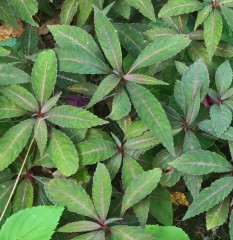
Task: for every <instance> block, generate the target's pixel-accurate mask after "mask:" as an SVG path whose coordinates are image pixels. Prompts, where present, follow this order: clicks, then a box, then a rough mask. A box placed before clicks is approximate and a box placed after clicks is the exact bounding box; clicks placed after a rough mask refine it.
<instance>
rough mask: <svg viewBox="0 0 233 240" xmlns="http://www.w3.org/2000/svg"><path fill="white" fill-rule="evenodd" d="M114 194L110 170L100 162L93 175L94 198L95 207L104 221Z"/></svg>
mask: <svg viewBox="0 0 233 240" xmlns="http://www.w3.org/2000/svg"><path fill="white" fill-rule="evenodd" d="M111 195H112V185H111V179H110V176H109V172H108V170H107V168H106V167H105V165H104V164H101V163H98V165H97V168H96V170H95V174H94V176H93V186H92V198H93V203H94V205H95V209H96V211H97V213H98V215H99V217H100V219H101V220H102V221H105V220H106V217H107V215H108V210H109V206H110V201H111Z"/></svg>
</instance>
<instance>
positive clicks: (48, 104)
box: [41, 92, 61, 114]
mask: <svg viewBox="0 0 233 240" xmlns="http://www.w3.org/2000/svg"><path fill="white" fill-rule="evenodd" d="M60 97H61V92H60V93H58V94H57V95H55V96H54V97H51V98H50V99H49V100H48V101H47V102H46V103H45V104H43V107H42V108H41V113H42V114H43V113H46V112H48V111H49V110H50V109H51V108H53V107H54V106H55V105H56V104H57V102H58V100H59V98H60Z"/></svg>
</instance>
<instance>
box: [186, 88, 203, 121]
mask: <svg viewBox="0 0 233 240" xmlns="http://www.w3.org/2000/svg"><path fill="white" fill-rule="evenodd" d="M200 103H201V96H200V92H199V91H197V92H196V94H195V96H194V97H193V102H191V105H189V107H188V111H187V116H186V123H187V124H188V125H191V124H192V123H193V122H194V120H195V119H196V117H197V115H198V112H199V109H200Z"/></svg>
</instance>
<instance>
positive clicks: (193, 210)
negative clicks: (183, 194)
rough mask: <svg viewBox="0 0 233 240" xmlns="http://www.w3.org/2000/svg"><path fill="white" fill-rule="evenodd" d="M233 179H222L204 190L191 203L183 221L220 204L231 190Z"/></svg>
mask: <svg viewBox="0 0 233 240" xmlns="http://www.w3.org/2000/svg"><path fill="white" fill-rule="evenodd" d="M232 183H233V178H232V177H223V178H220V179H218V180H216V181H215V182H213V183H212V184H211V186H210V187H208V188H205V189H204V190H203V191H202V192H201V193H200V194H199V195H198V196H197V197H196V198H195V199H194V200H193V202H192V204H191V205H190V207H189V208H188V211H187V212H186V214H185V216H184V217H183V220H185V219H188V218H191V217H194V216H196V215H198V214H200V213H202V212H204V211H207V210H209V209H210V208H212V207H213V206H215V205H216V204H218V203H219V202H221V201H222V200H223V199H224V198H225V197H227V195H228V194H229V193H230V192H231V191H232V189H233V184H232Z"/></svg>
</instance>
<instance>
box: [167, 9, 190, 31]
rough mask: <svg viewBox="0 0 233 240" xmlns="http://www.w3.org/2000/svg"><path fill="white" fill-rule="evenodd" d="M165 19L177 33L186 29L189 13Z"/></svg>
mask: <svg viewBox="0 0 233 240" xmlns="http://www.w3.org/2000/svg"><path fill="white" fill-rule="evenodd" d="M163 21H165V22H166V23H167V24H168V25H170V26H171V27H172V28H173V29H174V30H175V31H176V32H177V33H179V34H181V33H184V31H185V28H186V24H187V22H188V14H182V15H177V16H172V17H164V18H163Z"/></svg>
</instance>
